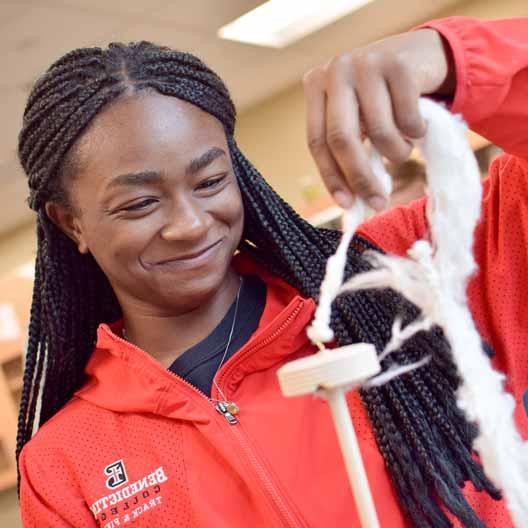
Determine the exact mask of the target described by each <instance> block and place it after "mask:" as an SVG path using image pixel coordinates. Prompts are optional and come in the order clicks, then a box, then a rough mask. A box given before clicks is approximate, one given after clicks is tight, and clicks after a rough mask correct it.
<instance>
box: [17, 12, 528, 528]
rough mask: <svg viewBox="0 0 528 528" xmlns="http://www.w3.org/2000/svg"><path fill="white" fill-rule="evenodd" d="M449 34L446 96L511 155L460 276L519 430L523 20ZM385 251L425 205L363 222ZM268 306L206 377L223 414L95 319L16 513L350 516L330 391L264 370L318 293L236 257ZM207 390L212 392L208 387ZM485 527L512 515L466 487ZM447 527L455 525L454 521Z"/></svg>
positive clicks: (372, 445) (412, 228) (358, 410)
mask: <svg viewBox="0 0 528 528" xmlns="http://www.w3.org/2000/svg"><path fill="white" fill-rule="evenodd" d="M429 25H430V26H432V27H435V28H437V29H438V30H439V31H441V32H442V34H443V35H444V36H445V37H446V39H447V40H448V41H449V43H450V45H451V47H452V49H453V52H454V57H455V62H456V68H457V81H458V88H457V94H456V98H455V101H454V105H453V106H454V108H453V109H454V110H455V111H457V112H462V113H463V114H464V115H465V117H466V119H468V120H469V122H470V123H471V124H472V125H473V127H474V128H476V129H477V130H478V131H479V132H480V133H482V134H484V135H488V137H490V139H492V140H493V141H494V142H496V143H498V144H499V145H501V146H503V147H504V148H505V149H506V150H507V151H509V152H512V153H513V154H515V155H516V156H518V157H513V156H508V155H507V156H503V157H501V158H500V159H499V160H498V161H497V162H496V163H495V164H494V166H493V169H492V175H491V177H490V179H489V180H488V181H487V183H486V190H485V193H484V205H483V207H484V215H483V221H482V223H481V225H480V226H479V227H478V230H477V234H476V236H477V240H476V244H475V254H476V257H477V260H478V263H479V265H480V272H479V274H478V275H477V276H476V277H475V279H474V280H473V281H472V283H471V285H470V289H469V293H470V301H471V307H472V310H473V313H474V315H475V318H476V321H477V324H478V327H479V329H480V331H481V332H482V334H483V335H484V337H485V338H486V339H487V340H488V341H489V342H490V343H491V344H492V345H493V346H494V348H495V350H496V352H497V357H496V360H495V363H496V365H497V366H498V367H500V368H501V369H503V370H504V371H506V372H507V374H508V379H509V388H510V390H511V391H512V392H513V393H514V395H515V397H516V398H517V402H518V408H517V414H516V418H517V421H518V424H519V427H520V429H521V430H522V434H523V435H524V437H525V438H528V418H527V416H526V412H525V410H524V408H523V404H522V394H523V391H525V390H526V389H527V388H528V359H527V356H526V353H525V350H526V349H527V347H528V324H527V320H526V319H527V318H528V315H527V311H526V310H525V309H523V308H524V307H523V305H522V302H523V300H524V299H525V298H526V295H527V294H528V291H527V289H528V286H527V285H526V283H525V282H523V274H524V273H525V272H526V271H525V270H527V269H528V252H527V249H526V248H527V247H528V244H527V242H528V241H527V240H526V238H527V237H528V214H527V210H526V205H525V204H526V200H527V196H526V194H527V193H528V187H527V185H526V181H525V180H526V178H528V162H526V161H522V160H521V159H520V157H522V156H523V155H524V156H525V157H528V156H526V154H527V153H528V119H527V118H528V103H527V98H526V97H527V93H528V88H527V87H528V31H527V20H524V21H522V22H521V21H518V20H517V21H514V20H512V21H504V22H487V23H479V22H476V21H472V20H469V19H461V18H453V19H446V20H443V21H439V22H435V23H431V24H429ZM362 234H363V235H364V236H367V237H368V238H370V239H371V240H372V241H374V242H375V243H376V244H378V245H379V246H381V247H382V248H383V249H385V250H389V251H392V252H397V253H402V252H404V251H405V250H406V249H407V248H408V247H409V246H410V245H411V243H412V242H413V241H414V240H416V239H418V238H419V237H422V236H424V235H426V229H425V217H424V204H423V202H417V203H415V204H413V205H412V206H411V207H407V208H398V209H396V210H394V211H391V212H389V213H387V214H386V215H383V216H381V217H376V218H375V219H374V220H372V221H371V222H370V223H369V224H368V225H366V226H364V228H363V229H362ZM235 265H236V266H237V267H238V269H239V271H240V272H242V273H249V272H251V273H255V272H257V273H259V274H260V276H261V277H262V278H263V279H264V280H265V281H266V283H267V285H268V296H267V304H266V307H265V310H264V313H263V316H262V319H261V321H260V325H259V328H258V330H257V331H256V333H255V334H254V335H253V336H252V338H251V340H250V341H249V342H248V343H247V344H246V345H244V346H243V347H242V348H241V349H240V350H239V351H238V352H237V353H236V354H235V355H234V356H233V357H231V358H230V359H229V361H227V362H226V364H225V365H223V367H222V368H221V370H220V372H219V373H218V374H217V376H216V381H217V383H218V385H220V386H221V388H222V390H223V392H224V393H225V394H226V396H227V398H228V399H230V400H233V401H235V402H236V403H237V404H238V405H239V407H240V414H239V415H238V417H239V423H238V424H236V425H230V424H229V423H228V422H227V421H226V420H225V418H224V417H223V416H222V415H220V414H219V413H218V412H217V411H216V410H215V408H214V404H213V403H212V402H211V401H210V400H209V399H207V398H206V397H205V396H204V395H203V394H201V393H199V392H198V391H197V390H196V389H195V388H193V387H192V386H191V385H189V384H188V383H186V382H185V381H183V380H182V379H181V378H178V377H177V376H175V375H173V374H172V373H170V372H169V371H168V370H166V369H165V368H164V367H163V366H162V365H160V364H158V363H157V362H156V361H155V360H154V359H152V358H151V357H150V356H149V355H148V354H147V353H146V352H144V351H142V350H140V349H138V348H136V347H134V346H133V345H131V344H129V343H127V342H126V341H124V340H123V339H121V338H120V337H119V335H120V323H116V324H115V325H114V326H113V327H109V326H107V325H101V326H100V328H99V331H98V341H97V347H96V349H95V351H94V353H93V356H92V357H91V359H90V362H89V364H88V366H87V369H86V372H87V375H88V381H87V383H86V384H85V385H84V386H83V387H82V388H81V389H80V390H79V391H78V392H77V393H76V394H75V396H74V397H73V399H72V400H71V401H70V402H69V403H68V404H67V405H66V406H65V407H64V408H63V409H62V410H61V411H60V412H59V413H57V414H56V415H55V416H54V417H53V418H52V419H51V420H49V421H48V422H47V423H46V424H45V425H44V426H43V427H41V428H40V430H39V431H38V433H37V434H36V435H35V437H34V438H33V439H32V440H31V441H30V442H29V443H28V444H27V445H26V446H25V448H24V449H23V451H22V455H21V458H20V468H21V474H22V483H21V512H22V519H23V523H24V526H26V527H38V528H46V527H58V528H60V527H83V528H84V527H87V528H89V527H91V526H98V525H100V526H105V527H109V528H110V527H114V526H126V525H128V524H134V525H135V526H149V527H175V528H176V527H182V528H183V527H185V528H190V527H210V526H214V527H215V528H222V527H226V528H227V527H229V528H233V527H248V526H251V527H252V528H260V527H262V528H264V527H266V528H269V527H275V526H276V527H279V526H280V527H310V528H316V527H321V528H322V527H326V526H337V527H341V526H359V521H358V518H357V514H356V511H355V507H354V500H353V498H352V495H351V492H350V490H349V485H348V481H347V477H346V473H345V470H344V466H343V463H342V460H341V453H340V451H339V448H338V445H337V440H336V437H335V433H334V428H333V423H332V421H331V418H330V415H329V411H328V408H327V405H326V403H324V402H323V401H322V400H318V399H315V398H313V397H304V398H291V399H285V398H283V397H282V396H281V394H280V390H279V387H278V383H277V377H276V371H277V369H278V368H279V367H280V366H282V365H283V364H284V363H285V362H287V361H290V360H292V359H294V358H296V357H299V356H303V355H306V354H311V353H313V352H314V348H313V347H312V346H311V345H310V343H309V342H308V340H307V337H306V335H305V327H306V325H307V323H308V322H309V321H310V320H311V318H312V316H313V310H314V303H313V301H312V300H310V299H303V298H301V297H299V295H298V294H297V292H296V291H295V290H294V289H293V288H291V287H290V286H288V285H287V284H285V283H283V282H282V281H280V280H278V279H277V278H275V277H273V276H270V275H269V274H267V273H265V272H263V271H262V270H260V269H258V268H257V267H256V266H255V265H254V264H253V263H252V262H250V261H248V260H247V259H238V260H237V261H236V262H235ZM212 396H213V398H218V393H217V390H216V388H215V387H213V394H212ZM349 402H350V411H351V415H352V417H353V420H354V424H355V427H356V430H357V433H358V437H359V442H360V448H361V451H362V454H363V458H364V461H365V465H366V470H367V474H368V478H369V482H370V485H371V488H372V491H373V495H374V500H375V503H376V507H377V511H378V514H379V517H380V522H381V526H383V527H384V528H385V527H390V528H403V527H404V526H405V521H404V518H403V515H402V513H401V511H400V508H399V505H398V502H397V499H396V496H395V493H394V491H393V488H392V486H391V484H390V480H389V476H388V474H387V472H386V469H385V466H384V463H383V459H382V457H381V455H380V452H379V450H378V448H377V445H376V442H375V439H374V436H373V432H372V428H371V425H370V422H369V420H368V418H367V414H366V411H365V409H364V407H363V405H362V403H361V401H360V399H359V396H358V394H357V392H354V393H351V394H350V395H349ZM466 496H467V497H468V499H469V500H470V502H471V503H472V504H473V505H474V507H475V509H476V511H477V513H478V514H479V515H480V516H481V518H482V519H483V520H484V522H485V524H486V526H487V527H489V528H508V527H511V526H512V524H511V521H510V520H509V516H508V514H507V513H506V510H505V507H504V504H503V503H497V502H494V501H493V500H491V499H489V498H488V497H487V496H486V495H484V494H478V493H475V492H474V491H473V490H472V487H471V486H470V485H467V486H466ZM455 525H456V526H459V525H458V524H456V523H455Z"/></svg>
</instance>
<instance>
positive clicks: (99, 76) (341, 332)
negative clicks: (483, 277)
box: [16, 42, 500, 528]
mask: <svg viewBox="0 0 528 528" xmlns="http://www.w3.org/2000/svg"><path fill="white" fill-rule="evenodd" d="M142 90H154V91H156V92H159V93H160V94H163V95H166V96H173V97H178V98H180V99H182V100H185V101H188V102H190V103H192V104H195V105H196V106H198V107H200V108H201V109H202V110H204V111H206V112H208V113H209V114H211V115H213V116H214V117H216V118H217V119H218V120H219V121H220V122H221V123H222V124H223V126H224V129H225V132H226V137H227V138H228V144H229V149H230V153H231V158H232V160H233V166H234V170H235V173H236V176H237V180H238V183H239V186H240V189H241V193H242V199H243V203H244V209H245V218H246V221H245V227H244V233H243V237H242V241H241V243H240V250H241V251H244V252H246V253H248V254H249V255H250V256H251V257H252V258H253V259H254V260H256V261H257V262H259V263H260V264H261V265H263V266H264V267H265V268H266V269H267V270H269V271H270V272H272V273H274V274H276V275H278V276H279V277H281V278H283V279H284V280H285V281H287V282H288V283H289V284H291V285H292V286H294V287H295V288H297V289H298V290H299V291H300V292H301V294H302V295H304V296H306V297H312V298H314V299H317V297H318V292H319V286H320V283H321V281H322V278H323V275H324V271H325V263H326V260H327V259H328V257H329V256H330V255H331V254H332V253H333V252H334V251H335V249H336V247H337V244H338V241H339V236H340V235H339V233H338V232H336V231H331V230H325V229H316V228H314V227H312V226H311V225H310V224H308V223H307V222H305V221H304V220H303V219H302V218H301V217H300V216H299V215H297V214H296V213H295V212H294V211H293V209H292V208H291V207H290V206H289V205H288V204H287V203H285V202H284V201H283V200H282V199H281V198H280V197H279V196H278V195H277V194H276V193H275V192H274V191H273V190H272V189H271V187H270V186H269V185H268V184H267V183H266V181H265V180H264V179H263V178H262V176H261V175H260V174H259V173H258V171H257V170H256V169H255V168H254V167H253V165H251V163H250V162H249V161H248V160H247V159H246V158H245V157H244V155H243V154H242V153H241V152H240V150H239V149H238V147H237V145H236V143H235V140H234V138H233V134H234V127H235V109H234V106H233V103H232V101H231V98H230V96H229V93H228V91H227V89H226V87H225V85H224V83H223V82H222V81H221V79H220V78H219V77H218V76H217V75H216V74H215V73H214V72H212V71H211V70H210V69H209V68H208V67H207V66H205V64H203V63H202V62H201V61H200V60H199V59H197V58H196V57H194V56H193V55H191V54H188V53H181V52H177V51H174V50H171V49H169V48H164V47H160V46H157V45H154V44H151V43H148V42H139V43H131V44H128V45H125V44H119V43H114V44H110V45H109V47H108V48H107V49H101V48H83V49H77V50H74V51H71V52H70V53H68V54H66V55H64V56H63V57H62V58H61V59H59V60H58V61H57V62H55V63H54V64H53V65H52V66H51V67H50V68H49V69H48V70H47V71H46V73H45V74H44V75H43V76H42V77H41V78H40V79H39V80H38V81H37V82H36V84H35V86H34V88H33V90H32V92H31V94H30V96H29V99H28V102H27V106H26V109H25V112H24V122H23V128H22V130H21V132H20V136H19V157H20V160H21V163H22V166H23V168H24V170H25V172H26V174H27V176H28V179H29V189H30V195H29V200H28V202H29V205H30V207H31V208H32V209H34V210H35V211H36V213H37V239H38V248H37V257H36V264H35V266H36V267H35V285H34V290H33V300H32V307H31V316H30V324H29V339H28V351H27V359H26V365H25V371H24V385H23V392H22V398H21V405H20V415H19V422H18V434H17V450H16V455H17V460H18V457H19V455H20V452H21V450H22V448H23V446H24V445H25V444H26V443H27V442H28V441H29V440H30V438H31V436H32V434H33V430H34V428H35V424H34V422H35V415H36V407H37V401H38V399H39V398H41V408H40V413H39V419H38V425H39V426H40V425H42V424H43V423H44V422H46V421H47V420H48V419H49V418H51V417H52V416H53V415H54V414H55V413H56V412H57V411H58V410H59V409H61V408H62V407H63V406H64V405H65V404H66V403H67V402H68V400H69V399H70V398H71V396H72V394H73V392H74V391H75V390H76V389H77V388H79V386H80V385H81V384H82V383H83V376H84V374H83V373H84V368H85V366H86V363H87V362H88V360H89V358H90V355H91V353H92V350H93V348H94V345H95V340H96V330H97V327H98V325H99V324H100V323H102V322H111V321H113V320H116V319H118V318H120V317H121V311H120V307H119V305H118V303H117V300H116V297H115V295H114V293H113V291H112V289H111V287H110V284H109V282H108V281H107V279H106V277H105V276H104V274H103V272H102V271H101V269H100V268H99V267H98V265H97V264H96V262H95V260H94V259H93V257H92V256H91V255H89V254H88V255H83V254H80V253H79V252H78V251H77V248H76V246H75V244H74V243H73V242H72V241H71V240H70V239H69V238H68V237H67V236H66V235H64V234H63V233H62V232H61V231H60V230H59V229H58V228H57V227H56V226H55V225H54V224H53V223H52V222H51V221H50V220H49V218H48V217H47V215H46V213H45V209H44V205H45V203H46V202H47V201H55V202H58V203H62V204H63V205H65V206H66V207H72V208H73V207H74V206H73V205H72V204H71V203H70V201H69V199H68V192H67V190H68V186H67V183H68V182H69V181H70V180H71V179H72V178H74V177H75V163H76V160H75V156H74V151H75V149H73V148H72V147H73V146H74V144H75V142H76V141H77V139H78V138H79V137H80V136H81V134H82V133H83V131H84V130H86V128H87V127H88V126H89V124H90V123H91V121H92V120H93V118H94V117H95V116H96V115H98V114H99V113H100V112H101V111H103V110H104V108H105V106H107V105H109V104H111V103H112V102H114V101H116V100H117V99H118V98H119V97H120V96H122V95H124V94H129V93H135V92H139V91H142ZM370 248H372V246H371V245H370V244H369V243H368V242H367V241H366V240H364V239H362V238H360V237H356V238H355V239H354V241H353V243H352V245H351V247H350V249H349V253H348V256H349V258H348V263H347V267H346V275H347V276H351V275H353V274H355V273H358V272H361V271H365V270H367V269H368V264H367V263H366V261H365V260H364V259H362V258H361V255H362V253H363V251H364V250H365V249H370ZM397 314H399V315H402V314H403V316H404V318H405V320H406V321H410V320H412V319H413V318H414V317H416V316H417V315H418V312H417V309H416V308H415V307H413V306H411V305H410V304H409V303H408V302H406V301H405V300H404V299H403V298H402V297H401V296H399V295H397V294H395V293H394V292H393V291H389V290H385V291H376V292H373V291H367V292H360V293H355V294H353V295H347V296H342V297H340V298H339V299H338V300H337V301H336V303H335V306H334V309H333V312H332V326H333V328H334V329H335V335H336V341H337V343H338V344H339V345H345V344H349V343H353V342H358V341H364V342H369V343H373V344H374V345H375V346H376V347H377V349H378V350H381V349H383V347H384V345H385V343H386V342H387V341H388V339H389V338H390V333H391V326H392V322H393V320H394V318H395V316H396V315H397ZM425 355H431V356H432V360H431V361H430V362H429V363H428V365H427V366H425V367H422V368H421V369H419V370H415V371H413V372H411V373H410V374H408V375H405V376H402V377H401V378H398V379H395V380H393V381H391V382H389V383H387V384H386V385H383V386H381V387H378V388H372V389H368V390H363V391H362V392H361V396H362V399H363V402H364V404H365V406H366V408H367V410H368V414H369V417H370V419H371V421H372V424H373V428H374V432H375V437H376V441H377V443H378V446H379V449H380V451H381V453H382V455H383V458H384V460H385V464H386V466H387V469H388V471H389V474H390V475H391V478H392V481H393V484H394V487H395V489H396V492H397V495H398V497H399V500H400V503H401V505H402V508H403V510H404V512H405V513H406V514H407V516H408V518H409V521H410V523H411V524H412V525H414V526H416V527H420V528H443V527H446V528H447V527H449V526H452V524H451V523H450V521H449V520H448V518H447V516H446V515H445V513H444V511H445V509H447V510H449V511H450V512H451V513H452V514H453V515H454V516H456V517H457V518H458V519H459V520H460V521H461V522H462V523H463V525H464V526H466V527H471V528H476V527H482V526H483V525H482V522H481V521H480V520H479V519H478V517H477V516H476V514H475V513H474V511H473V510H472V508H471V507H470V505H469V504H468V503H467V502H466V500H465V498H464V496H463V494H462V492H461V487H462V486H463V485H464V483H465V482H466V481H471V482H472V483H473V485H474V486H475V487H476V488H477V489H478V490H485V491H486V492H487V493H489V494H490V495H491V496H492V497H494V498H495V499H499V498H500V495H499V492H498V491H497V490H496V489H495V488H494V487H493V485H492V484H491V483H490V482H489V480H488V479H487V478H486V477H485V475H484V473H483V471H482V468H481V466H480V465H479V464H478V463H477V462H476V461H475V460H474V458H473V456H472V455H473V453H472V450H471V442H472V439H473V438H474V436H475V428H474V427H473V426H472V425H471V424H469V423H467V421H466V420H465V418H464V416H463V415H462V413H461V412H460V410H459V409H458V408H457V405H456V398H455V390H456V388H457V386H458V384H459V378H458V374H457V371H456V367H455V365H454V364H453V362H452V359H451V356H450V351H449V347H448V345H447V343H446V341H445V339H444V337H443V336H442V334H441V332H440V331H439V330H438V329H433V330H432V331H430V332H428V333H426V332H422V333H420V334H417V335H416V336H415V337H414V338H413V339H412V340H410V341H409V342H407V343H406V344H405V345H404V347H403V349H402V350H401V351H399V352H397V353H394V354H393V356H394V357H393V358H390V359H386V360H385V361H384V365H383V366H384V368H386V367H388V366H389V364H390V362H391V361H394V360H397V361H399V362H403V363H410V362H414V361H416V360H418V359H420V358H422V357H424V356H425Z"/></svg>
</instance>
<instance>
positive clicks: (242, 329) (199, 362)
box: [169, 275, 266, 396]
mask: <svg viewBox="0 0 528 528" xmlns="http://www.w3.org/2000/svg"><path fill="white" fill-rule="evenodd" d="M235 305H236V301H235V302H233V304H232V305H231V307H230V308H229V310H228V311H227V314H226V315H225V316H224V318H223V319H222V321H220V323H219V324H218V326H217V327H216V328H215V329H214V330H213V331H212V332H211V333H210V334H209V335H208V336H207V337H206V338H205V339H203V340H202V341H200V342H199V343H197V344H196V345H194V346H192V347H191V348H189V349H188V350H186V351H185V352H183V354H181V355H180V356H179V357H178V358H177V359H176V360H175V361H174V362H173V363H172V365H171V366H170V367H169V370H170V371H172V372H174V373H175V374H178V375H179V376H181V377H182V378H184V379H185V380H186V381H188V382H189V383H191V384H192V385H194V386H195V387H196V388H197V389H199V390H201V391H202V392H203V393H204V394H206V395H207V396H210V395H211V387H212V385H213V378H214V376H215V374H216V371H217V369H218V366H219V365H220V361H221V360H222V356H223V355H224V351H225V348H226V346H227V342H228V339H229V333H230V332H231V326H232V324H233V317H234V315H235ZM265 305H266V284H265V283H264V282H262V280H261V279H260V278H259V277H257V276H256V275H246V276H244V280H243V282H242V286H241V288H240V297H239V300H238V311H237V318H236V321H235V327H234V330H233V336H232V338H231V343H230V345H229V350H228V351H227V353H226V356H225V359H224V363H225V362H226V361H227V360H228V359H229V358H230V357H231V356H232V355H233V354H234V353H235V352H236V351H237V350H238V349H239V348H241V347H242V346H243V345H244V344H245V343H246V342H247V341H249V338H250V337H251V336H252V334H253V333H254V332H255V330H256V329H257V327H258V324H259V321H260V318H261V316H262V312H263V311H264V306H265Z"/></svg>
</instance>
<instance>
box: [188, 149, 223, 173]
mask: <svg viewBox="0 0 528 528" xmlns="http://www.w3.org/2000/svg"><path fill="white" fill-rule="evenodd" d="M225 155H226V152H225V150H223V149H221V148H219V147H212V148H210V149H209V150H208V151H207V152H205V153H204V154H202V155H201V156H199V157H198V158H195V159H193V160H192V161H191V162H190V163H189V165H187V167H186V169H185V174H187V175H188V176H192V175H194V174H196V173H197V172H200V171H201V170H202V169H204V168H205V167H207V165H210V164H211V163H213V161H214V160H215V159H217V158H219V157H220V156H225Z"/></svg>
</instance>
